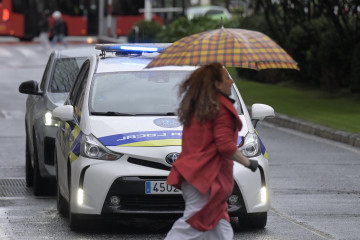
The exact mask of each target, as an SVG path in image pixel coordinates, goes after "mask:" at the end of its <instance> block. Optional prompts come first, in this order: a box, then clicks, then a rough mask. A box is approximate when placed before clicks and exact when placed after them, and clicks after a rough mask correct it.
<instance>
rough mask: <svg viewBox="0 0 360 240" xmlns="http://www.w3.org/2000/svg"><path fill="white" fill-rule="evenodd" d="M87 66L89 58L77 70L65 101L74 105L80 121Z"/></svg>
mask: <svg viewBox="0 0 360 240" xmlns="http://www.w3.org/2000/svg"><path fill="white" fill-rule="evenodd" d="M89 68H90V62H89V60H87V61H85V62H84V64H83V65H82V66H81V69H80V71H79V74H78V75H77V77H76V80H75V83H74V85H73V87H72V89H71V90H70V94H69V99H68V101H67V104H71V105H72V106H73V107H74V111H75V116H76V119H77V120H78V122H80V118H81V110H82V108H81V106H80V105H81V103H82V102H83V100H84V94H85V85H86V82H87V81H86V79H87V77H88V75H89Z"/></svg>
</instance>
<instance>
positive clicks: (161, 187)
mask: <svg viewBox="0 0 360 240" xmlns="http://www.w3.org/2000/svg"><path fill="white" fill-rule="evenodd" d="M145 193H146V194H181V191H180V190H179V189H176V188H175V187H173V186H171V185H168V184H166V181H146V182H145Z"/></svg>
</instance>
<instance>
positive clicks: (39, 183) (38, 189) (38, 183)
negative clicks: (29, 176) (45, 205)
mask: <svg viewBox="0 0 360 240" xmlns="http://www.w3.org/2000/svg"><path fill="white" fill-rule="evenodd" d="M33 181H34V184H33V192H34V195H35V196H42V195H44V194H45V193H46V190H47V189H46V186H45V179H44V178H43V177H41V175H40V169H39V162H38V153H37V147H36V144H35V141H34V171H33Z"/></svg>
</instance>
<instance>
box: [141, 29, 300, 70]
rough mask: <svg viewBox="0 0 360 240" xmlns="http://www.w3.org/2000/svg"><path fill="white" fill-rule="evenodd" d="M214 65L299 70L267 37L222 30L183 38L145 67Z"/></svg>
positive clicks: (259, 33) (243, 31)
mask: <svg viewBox="0 0 360 240" xmlns="http://www.w3.org/2000/svg"><path fill="white" fill-rule="evenodd" d="M212 62H219V63H221V64H223V65H224V66H226V67H239V68H251V69H255V70H263V69H270V68H285V69H297V70H299V68H298V66H297V63H296V62H295V61H294V60H293V59H292V58H291V56H290V55H289V54H287V53H286V52H285V50H284V49H282V48H281V47H280V46H279V45H278V44H276V43H275V42H274V41H273V40H272V39H270V38H269V37H268V36H266V35H265V34H263V33H261V32H257V31H251V30H245V29H237V28H228V29H226V28H221V29H217V30H210V31H206V32H202V33H198V34H194V35H191V36H187V37H184V38H182V39H180V40H178V41H176V42H174V43H173V44H172V45H171V46H170V47H168V48H167V49H165V50H164V51H163V52H162V53H161V54H159V55H158V56H157V57H155V58H154V60H153V61H151V62H150V63H149V65H147V66H146V67H147V68H151V67H160V66H169V65H175V66H184V65H190V66H198V65H204V64H208V63H212Z"/></svg>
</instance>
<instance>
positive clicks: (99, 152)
mask: <svg viewBox="0 0 360 240" xmlns="http://www.w3.org/2000/svg"><path fill="white" fill-rule="evenodd" d="M80 154H81V156H83V157H87V158H92V159H99V160H108V161H113V160H116V159H119V158H121V157H122V156H123V155H124V154H119V153H113V152H111V151H110V150H109V149H107V148H106V147H105V146H104V145H103V144H102V143H101V142H100V141H99V140H97V139H96V138H95V137H94V136H93V135H85V134H84V135H83V136H82V139H81V149H80Z"/></svg>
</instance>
